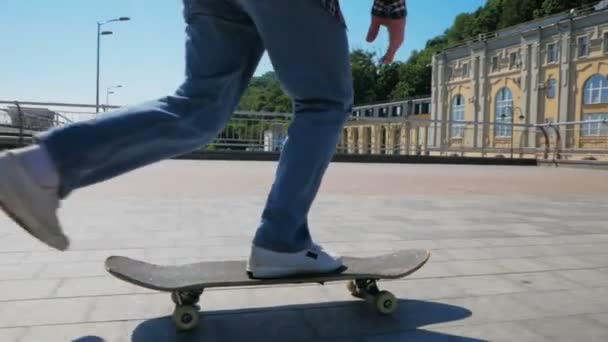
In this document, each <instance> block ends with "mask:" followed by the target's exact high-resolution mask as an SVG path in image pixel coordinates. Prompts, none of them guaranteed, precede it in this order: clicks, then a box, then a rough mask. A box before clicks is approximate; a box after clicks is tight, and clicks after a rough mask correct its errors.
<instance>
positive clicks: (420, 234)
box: [0, 160, 608, 342]
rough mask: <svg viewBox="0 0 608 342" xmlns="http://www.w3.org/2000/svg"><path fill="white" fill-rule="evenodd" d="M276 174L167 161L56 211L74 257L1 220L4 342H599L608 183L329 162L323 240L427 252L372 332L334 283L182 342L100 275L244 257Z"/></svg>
mask: <svg viewBox="0 0 608 342" xmlns="http://www.w3.org/2000/svg"><path fill="white" fill-rule="evenodd" d="M275 165H276V164H275V163H273V162H224V161H186V160H180V161H177V160H173V161H166V162H162V163H160V164H157V165H154V166H151V167H148V168H146V169H142V170H138V171H135V172H132V173H130V174H127V175H125V176H124V177H121V178H118V179H115V180H112V181H109V182H106V183H103V184H100V185H96V186H93V187H90V188H86V189H82V190H80V191H78V192H76V193H74V194H73V195H72V196H71V197H70V198H68V200H67V201H65V202H64V203H63V206H62V209H61V218H62V221H63V222H64V226H65V229H66V231H67V232H68V234H69V235H70V236H71V238H72V240H73V246H72V249H71V250H70V251H68V252H64V253H60V252H55V251H51V250H49V249H48V248H46V247H45V246H43V245H42V244H40V243H38V242H37V241H35V240H33V239H31V238H30V237H29V236H28V235H26V234H25V233H23V232H21V231H20V230H19V229H18V228H17V227H16V226H15V225H14V224H13V223H12V222H11V221H9V219H8V218H6V217H4V216H0V236H1V239H0V341H45V342H46V341H80V342H99V341H137V342H143V341H146V342H148V341H239V340H248V341H258V340H263V341H404V340H408V341H410V340H411V341H417V340H420V341H454V340H456V341H467V342H468V341H470V342H473V341H487V340H489V341H606V340H608V223H607V222H608V181H607V180H608V173H606V172H605V171H601V170H586V169H550V168H538V167H499V166H466V165H461V166H457V165H452V166H442V165H411V164H410V165H384V164H340V163H334V164H332V166H331V168H330V170H329V171H328V174H327V177H326V178H325V181H324V184H323V189H322V191H321V193H320V194H319V196H318V199H317V201H316V202H315V205H314V206H313V209H312V212H311V218H310V221H311V225H312V227H313V234H314V236H315V238H316V239H317V240H319V241H320V242H322V243H323V244H324V245H326V246H328V247H329V248H333V249H336V250H338V251H340V252H342V253H344V254H350V255H373V254H378V253H382V252H386V251H390V250H394V249H400V248H409V247H423V248H431V249H432V251H433V255H432V256H431V260H430V261H429V263H428V264H427V265H426V266H425V267H424V268H422V269H421V270H420V271H418V272H417V273H415V274H414V275H412V276H411V277H408V278H405V279H401V280H397V281H385V282H381V283H380V286H381V288H383V289H387V290H390V291H392V292H393V293H395V295H397V296H398V297H399V298H401V302H400V307H399V309H398V311H397V313H396V314H395V315H394V316H393V317H389V318H387V317H378V316H377V315H375V314H374V312H373V311H372V310H370V308H369V307H367V305H366V304H365V303H364V302H362V301H360V300H358V299H356V298H352V297H351V296H350V294H349V293H348V291H347V290H346V287H345V286H344V284H342V283H335V284H328V285H326V286H318V285H292V286H267V287H259V288H237V289H214V290H209V291H207V292H206V293H205V294H204V295H203V297H202V301H201V304H202V314H201V327H200V329H199V330H197V331H195V332H192V333H186V334H178V333H176V332H175V330H174V328H173V325H172V323H171V322H170V320H169V318H168V317H169V316H170V314H171V312H172V310H173V304H172V303H171V300H170V298H169V296H168V295H166V294H163V293H157V292H154V291H148V290H145V289H141V288H138V287H135V286H132V285H129V284H127V283H124V282H122V281H119V280H117V279H115V278H113V277H111V276H110V275H108V274H107V273H106V272H105V270H104V269H103V260H104V259H105V258H106V257H107V256H109V255H127V256H131V257H135V258H141V259H144V260H147V261H152V262H158V263H185V262H191V261H197V260H214V259H215V260H217V259H234V258H244V257H246V255H247V252H248V243H249V241H250V238H251V236H252V234H253V232H254V229H255V226H256V223H257V219H258V217H259V213H260V211H261V208H262V206H263V202H264V199H265V195H266V191H267V190H268V187H269V186H270V184H271V182H272V176H273V172H274V168H275Z"/></svg>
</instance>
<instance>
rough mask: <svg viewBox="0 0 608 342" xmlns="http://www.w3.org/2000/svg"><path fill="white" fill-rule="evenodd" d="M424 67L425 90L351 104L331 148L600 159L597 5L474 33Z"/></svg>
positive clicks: (605, 11)
mask: <svg viewBox="0 0 608 342" xmlns="http://www.w3.org/2000/svg"><path fill="white" fill-rule="evenodd" d="M432 68H433V72H432V94H431V96H430V97H427V98H418V99H411V100H404V101H399V102H393V103H381V104H373V105H367V106H361V107H357V108H355V109H354V113H353V118H352V120H350V121H349V122H348V123H347V124H346V127H345V128H344V133H343V136H342V139H341V141H340V144H339V146H338V152H342V153H351V154H352V153H355V154H405V155H411V154H430V155H454V154H456V155H468V156H490V157H491V156H505V155H506V154H508V153H509V152H510V155H511V156H513V157H532V158H536V157H537V156H539V152H540V154H541V158H542V154H544V155H545V156H547V155H549V150H546V149H545V148H547V147H548V148H550V151H554V150H555V148H556V147H559V148H560V149H561V151H562V153H564V155H565V156H566V157H568V155H567V154H568V153H571V154H573V155H576V156H579V157H581V156H585V155H587V154H592V155H595V156H598V157H600V158H601V159H606V158H608V124H604V123H600V122H597V121H600V120H608V8H606V3H604V5H603V6H596V7H594V8H587V9H579V10H573V11H569V12H567V13H562V14H559V15H554V16H551V17H547V18H543V19H540V20H536V21H532V22H528V23H524V24H521V25H517V26H514V27H510V28H507V29H504V30H501V31H498V32H494V33H490V34H485V35H481V36H479V37H477V39H474V40H471V41H468V42H465V43H463V44H461V45H459V46H455V47H451V48H449V49H446V50H444V51H441V52H439V53H437V54H436V55H435V56H434V57H433V62H432ZM585 121H591V123H587V124H585V123H584V122H585ZM564 123H571V124H567V125H565V124H564ZM549 124H551V126H549ZM539 125H541V126H539ZM547 142H548V143H547Z"/></svg>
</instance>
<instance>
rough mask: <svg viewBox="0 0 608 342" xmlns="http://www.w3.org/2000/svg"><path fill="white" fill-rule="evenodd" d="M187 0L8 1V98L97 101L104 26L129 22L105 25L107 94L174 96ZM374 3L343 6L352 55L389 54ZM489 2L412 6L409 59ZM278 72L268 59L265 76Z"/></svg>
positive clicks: (4, 67)
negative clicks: (371, 39)
mask: <svg viewBox="0 0 608 342" xmlns="http://www.w3.org/2000/svg"><path fill="white" fill-rule="evenodd" d="M181 3H182V2H181V1H180V0H104V1H90V0H52V1H51V0H2V1H1V4H0V44H1V45H0V99H2V100H15V99H17V100H21V101H53V102H56V101H61V102H79V103H94V102H95V70H96V44H97V41H96V33H97V25H96V22H97V21H98V20H103V19H110V18H115V17H120V16H129V17H131V18H132V21H130V22H117V23H111V24H109V25H106V26H104V29H105V30H112V31H114V35H112V36H106V37H103V39H102V65H101V70H102V72H101V75H102V77H101V86H102V87H101V89H102V95H101V100H102V103H103V102H105V87H108V86H112V85H115V84H122V85H123V86H124V88H122V89H118V90H117V93H116V94H115V95H112V98H111V103H114V104H130V103H135V102H139V101H144V100H147V99H151V98H155V97H157V96H162V95H165V94H169V93H172V92H173V91H174V89H175V88H176V87H177V86H178V85H179V84H180V82H181V80H182V76H183V69H184V62H183V50H184V48H183V46H184V36H183V30H184V24H183V22H182V6H181ZM371 3H372V0H346V1H345V0H342V1H341V6H342V8H343V11H344V14H345V17H346V19H347V23H348V26H349V33H348V35H349V39H350V44H351V48H363V49H367V50H371V51H377V52H379V53H380V52H382V51H384V49H385V48H386V45H387V44H386V34H385V33H384V32H382V34H381V35H380V36H379V37H378V39H377V40H376V42H375V43H373V44H368V43H367V42H366V41H365V36H366V33H367V28H368V25H369V22H370V15H369V12H370V8H371ZM484 3H485V0H458V1H451V0H409V3H408V7H409V12H410V15H409V19H408V21H409V24H408V27H407V36H406V42H405V45H404V46H403V48H402V49H401V51H400V53H399V54H398V56H397V59H399V60H405V59H407V57H408V56H409V55H410V53H411V51H412V50H414V49H421V48H422V47H424V44H425V43H426V41H427V40H428V39H429V38H432V37H434V36H436V35H439V34H441V33H442V32H443V31H444V30H445V29H446V28H447V27H449V26H450V25H451V23H452V22H453V20H454V17H455V16H456V15H457V14H459V13H461V12H469V11H473V10H475V9H477V8H478V7H479V6H481V5H483V4H484ZM268 70H271V66H270V63H269V62H268V59H267V58H264V59H263V60H262V62H261V64H260V66H259V68H258V70H257V72H256V74H257V75H259V74H261V73H263V72H266V71H268Z"/></svg>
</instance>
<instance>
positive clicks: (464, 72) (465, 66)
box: [462, 63, 469, 77]
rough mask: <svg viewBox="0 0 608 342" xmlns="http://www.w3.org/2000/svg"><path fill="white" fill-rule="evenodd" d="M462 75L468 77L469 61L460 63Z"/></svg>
mask: <svg viewBox="0 0 608 342" xmlns="http://www.w3.org/2000/svg"><path fill="white" fill-rule="evenodd" d="M462 77H469V63H464V64H463V65H462Z"/></svg>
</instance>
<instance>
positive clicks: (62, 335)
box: [3, 322, 131, 342]
mask: <svg viewBox="0 0 608 342" xmlns="http://www.w3.org/2000/svg"><path fill="white" fill-rule="evenodd" d="M129 328H130V327H129V326H128V325H127V324H126V323H125V322H107V323H104V322H101V323H79V324H69V325H62V324H59V325H50V326H49V325H46V326H34V327H30V328H29V329H27V331H26V332H25V333H24V334H23V336H22V337H21V338H20V339H19V342H40V341H45V342H65V341H74V342H105V341H108V342H110V341H112V342H114V341H116V342H129V341H131V331H130V330H129ZM3 341H5V340H3Z"/></svg>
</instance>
